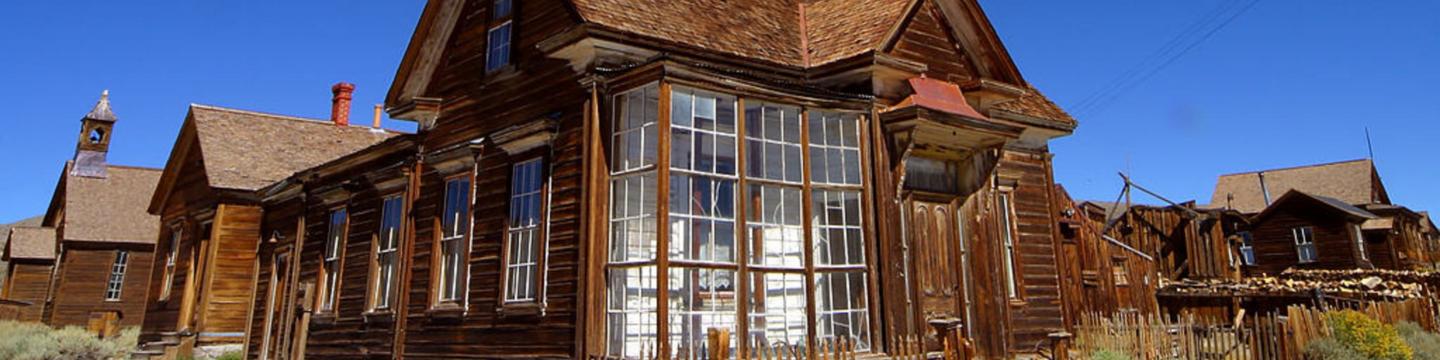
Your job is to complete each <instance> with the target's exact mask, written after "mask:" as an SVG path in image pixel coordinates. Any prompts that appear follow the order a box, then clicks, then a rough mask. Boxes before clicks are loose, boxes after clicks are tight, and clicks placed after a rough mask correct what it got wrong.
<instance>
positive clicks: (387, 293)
mask: <svg viewBox="0 0 1440 360" xmlns="http://www.w3.org/2000/svg"><path fill="white" fill-rule="evenodd" d="M392 201H396V202H399V209H395V211H396V212H394V213H392V212H391V209H390V205H391V202H392ZM390 216H395V217H398V218H399V219H398V221H397V222H396V223H395V227H393V228H390V227H387V226H386V221H385V220H386V218H388V217H390ZM404 227H405V197H404V196H403V194H395V195H390V196H386V197H384V198H383V199H381V200H380V229H379V230H378V231H379V233H378V234H376V236H375V241H376V243H375V259H374V261H375V280H374V281H372V282H371V285H370V286H371V287H370V294H371V298H370V306H371V310H388V309H390V303H391V302H392V301H394V299H395V297H394V295H395V285H396V277H395V275H396V271H395V269H396V267H397V266H398V265H397V263H398V262H399V261H400V257H399V255H398V254H399V252H400V240H401V234H400V231H401V229H403V228H404ZM387 236H389V243H390V247H389V248H386V247H385V244H386V237H387ZM387 254H388V255H393V257H392V258H391V260H390V263H389V264H388V265H386V264H384V263H382V262H381V257H382V256H385V255H387Z"/></svg>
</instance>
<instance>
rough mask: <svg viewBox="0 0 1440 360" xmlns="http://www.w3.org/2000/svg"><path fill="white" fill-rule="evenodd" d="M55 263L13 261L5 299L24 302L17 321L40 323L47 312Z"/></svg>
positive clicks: (6, 281)
mask: <svg viewBox="0 0 1440 360" xmlns="http://www.w3.org/2000/svg"><path fill="white" fill-rule="evenodd" d="M53 263H54V262H53V261H50V260H45V261H30V260H20V259H17V260H11V262H10V264H9V267H10V269H9V271H8V272H7V273H6V277H7V278H6V279H5V299H6V300H15V301H24V302H28V303H30V306H24V307H20V308H19V310H20V314H19V317H18V318H17V320H19V321H32V322H38V321H40V320H41V315H42V314H43V312H44V310H45V297H46V296H47V295H49V293H50V271H51V269H53V266H54V265H53Z"/></svg>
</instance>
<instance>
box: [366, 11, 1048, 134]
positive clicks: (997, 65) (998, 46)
mask: <svg viewBox="0 0 1440 360" xmlns="http://www.w3.org/2000/svg"><path fill="white" fill-rule="evenodd" d="M563 1H564V3H565V4H566V5H569V6H568V7H567V9H570V10H572V11H573V12H574V13H573V15H574V16H575V19H574V21H575V22H576V25H579V27H584V28H587V30H588V29H593V30H598V31H601V32H606V33H615V34H619V35H621V36H625V37H626V38H635V39H637V40H638V41H639V42H642V43H653V44H661V45H662V46H667V47H672V48H679V49H696V50H698V51H700V52H704V53H710V54H716V55H720V56H729V57H732V58H737V59H743V60H748V61H749V62H751V63H759V64H772V65H774V66H778V67H784V68H789V69H802V70H803V69H813V68H818V67H821V66H823V65H827V64H833V63H838V62H840V61H841V60H845V59H850V58H855V57H857V56H861V55H864V54H878V53H884V52H887V51H890V50H892V49H893V47H894V45H895V43H896V42H897V41H898V39H899V38H900V36H901V34H902V33H903V31H904V30H905V28H906V27H907V26H909V24H910V23H912V22H913V21H911V20H910V19H912V18H914V17H915V16H916V14H918V13H921V12H922V11H933V13H927V15H936V16H938V17H940V18H939V19H938V20H940V21H941V22H943V23H944V24H943V27H944V30H946V31H948V32H950V33H951V35H952V39H950V40H953V41H956V42H957V44H956V46H958V47H960V48H962V49H963V50H964V52H965V54H966V55H967V57H968V58H969V60H970V61H972V62H974V64H973V65H974V66H975V68H976V70H977V71H978V72H979V74H977V75H979V76H980V77H983V78H987V79H990V80H996V81H1000V82H1005V83H1007V84H1010V85H1013V86H1021V87H1027V89H1028V93H1027V94H1026V96H1022V97H1021V99H1020V100H1017V101H1015V102H1017V103H1018V104H1015V105H1012V106H1011V108H1008V112H1012V113H1017V114H1021V115H1026V116H1031V117H1034V118H1039V119H1046V120H1052V121H1056V122H1061V123H1068V124H1074V122H1075V120H1074V119H1073V118H1071V117H1070V116H1069V115H1068V114H1065V113H1064V111H1063V110H1060V109H1059V107H1058V106H1055V104H1054V103H1051V102H1050V101H1049V100H1046V99H1044V96H1043V95H1041V94H1040V93H1039V92H1038V91H1035V90H1034V89H1033V88H1028V86H1029V85H1028V84H1027V83H1026V82H1025V80H1024V79H1023V78H1022V77H1021V76H1020V72H1019V70H1018V69H1017V68H1016V66H1015V63H1014V61H1013V59H1011V58H1010V55H1009V52H1008V51H1007V50H1006V49H1005V47H1004V45H1003V43H1002V42H1001V41H1000V38H999V36H998V35H996V34H995V31H994V29H993V27H992V25H991V24H990V22H989V19H987V18H986V16H985V14H984V12H983V10H982V9H981V7H980V4H979V3H978V2H977V1H976V0H724V1H716V0H563ZM464 11H466V10H465V9H464V7H463V6H462V5H461V4H459V2H445V1H437V0H432V1H430V2H429V3H428V4H427V5H426V7H425V11H424V13H423V14H422V15H421V18H420V21H419V23H418V24H417V26H416V29H415V32H414V34H413V35H412V37H411V39H410V43H409V46H408V47H407V49H406V51H405V56H404V58H403V59H402V61H401V64H400V67H399V69H398V70H397V71H396V77H395V80H394V81H393V82H392V84H391V88H390V91H389V93H388V94H387V95H386V101H385V102H386V105H387V106H389V107H391V108H396V107H403V106H405V105H406V102H407V101H409V100H411V99H412V98H414V97H422V96H427V91H426V88H427V87H428V86H429V81H430V78H431V77H433V76H434V75H435V71H436V69H437V68H438V67H439V66H440V64H441V63H443V61H442V58H443V50H444V49H443V47H446V46H449V43H450V37H451V34H452V33H454V32H457V31H463V30H464V29H458V28H457V26H456V24H457V23H461V22H463V21H464V19H465V18H466V16H468V15H466V14H462V12H464Z"/></svg>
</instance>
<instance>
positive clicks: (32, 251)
mask: <svg viewBox="0 0 1440 360" xmlns="http://www.w3.org/2000/svg"><path fill="white" fill-rule="evenodd" d="M6 235H7V237H8V241H7V242H6V244H5V253H4V258H5V259H6V260H11V259H33V260H53V259H55V228H49V227H38V226H17V227H14V228H11V229H10V231H8V232H7V234H6Z"/></svg>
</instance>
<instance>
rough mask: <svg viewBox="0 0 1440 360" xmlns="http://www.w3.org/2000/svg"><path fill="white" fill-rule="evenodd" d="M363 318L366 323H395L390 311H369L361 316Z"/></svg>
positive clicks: (393, 314)
mask: <svg viewBox="0 0 1440 360" xmlns="http://www.w3.org/2000/svg"><path fill="white" fill-rule="evenodd" d="M361 315H362V316H364V317H365V322H366V323H390V322H395V313H393V312H390V310H388V309H387V310H371V311H366V312H365V313H364V314H361Z"/></svg>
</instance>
